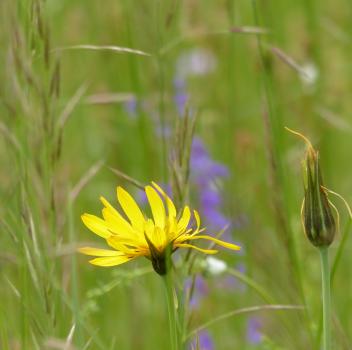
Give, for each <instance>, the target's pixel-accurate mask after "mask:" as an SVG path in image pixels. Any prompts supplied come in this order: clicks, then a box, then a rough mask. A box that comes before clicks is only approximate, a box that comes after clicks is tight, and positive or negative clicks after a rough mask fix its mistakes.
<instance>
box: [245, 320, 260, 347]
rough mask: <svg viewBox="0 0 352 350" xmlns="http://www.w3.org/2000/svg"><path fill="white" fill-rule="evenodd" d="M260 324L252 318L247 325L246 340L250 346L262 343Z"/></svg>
mask: <svg viewBox="0 0 352 350" xmlns="http://www.w3.org/2000/svg"><path fill="white" fill-rule="evenodd" d="M261 328H262V322H261V321H260V320H259V319H258V318H256V317H252V318H250V319H249V320H248V323H247V340H248V342H249V343H251V344H259V343H260V342H261V341H262V338H263V335H262V333H261Z"/></svg>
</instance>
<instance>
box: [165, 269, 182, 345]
mask: <svg viewBox="0 0 352 350" xmlns="http://www.w3.org/2000/svg"><path fill="white" fill-rule="evenodd" d="M162 278H163V282H164V287H165V294H166V302H167V312H168V315H169V328H170V338H171V349H172V350H179V337H178V331H177V312H176V308H175V302H174V293H173V281H172V271H168V273H166V274H165V275H164V276H162Z"/></svg>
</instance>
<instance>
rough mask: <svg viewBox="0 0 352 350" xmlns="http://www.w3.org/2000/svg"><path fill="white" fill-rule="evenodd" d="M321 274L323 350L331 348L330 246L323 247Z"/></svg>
mask: <svg viewBox="0 0 352 350" xmlns="http://www.w3.org/2000/svg"><path fill="white" fill-rule="evenodd" d="M319 252H320V261H321V276H322V301H323V350H330V349H331V327H330V324H331V293H330V268H329V252H328V247H321V248H320V249H319Z"/></svg>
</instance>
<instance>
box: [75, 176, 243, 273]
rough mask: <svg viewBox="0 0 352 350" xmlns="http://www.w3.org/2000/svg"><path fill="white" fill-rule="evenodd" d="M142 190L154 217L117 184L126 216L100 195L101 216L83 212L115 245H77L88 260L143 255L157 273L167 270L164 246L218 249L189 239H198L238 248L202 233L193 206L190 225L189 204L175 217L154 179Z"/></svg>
mask: <svg viewBox="0 0 352 350" xmlns="http://www.w3.org/2000/svg"><path fill="white" fill-rule="evenodd" d="M145 193H146V196H147V198H148V201H149V204H150V208H151V212H152V215H153V219H151V218H146V217H145V215H144V214H143V213H142V211H141V210H140V209H139V207H138V205H137V203H136V202H135V201H134V199H133V198H132V197H131V195H130V194H129V193H128V192H127V191H125V190H124V189H123V188H122V187H117V199H118V201H119V203H120V206H121V208H122V210H123V212H124V214H125V216H126V217H127V219H128V220H126V219H125V218H124V217H123V216H122V215H121V214H120V213H119V212H118V211H117V210H116V209H115V208H114V207H113V206H112V205H111V204H110V203H109V202H108V201H107V200H106V199H105V198H103V197H101V198H100V200H101V201H102V203H103V205H104V208H103V210H102V214H103V219H101V218H99V217H97V216H94V215H91V214H83V215H82V221H83V223H84V224H85V225H86V226H87V227H88V228H89V229H90V230H91V231H93V232H94V233H95V234H97V235H98V236H100V237H102V238H104V239H105V240H106V242H107V244H108V245H109V246H110V247H111V248H113V249H114V250H108V249H97V248H91V247H83V248H80V249H79V251H80V252H81V253H83V254H86V255H90V256H95V257H96V258H94V259H92V260H90V261H89V262H90V263H91V264H93V265H98V266H116V265H120V264H123V263H125V262H127V261H130V260H132V259H135V258H137V257H139V256H144V257H146V258H148V259H150V260H151V261H152V264H153V267H154V270H155V271H156V272H157V273H159V274H160V275H164V274H165V273H166V272H167V271H166V270H167V268H166V263H165V259H166V251H167V249H170V251H171V252H174V251H175V250H176V249H178V248H192V249H196V250H198V251H201V252H203V253H206V254H215V253H217V250H214V249H202V248H199V247H197V246H195V245H192V244H190V243H189V242H191V241H194V240H197V239H204V240H209V241H212V242H214V243H216V244H218V245H220V246H223V247H226V248H229V249H232V250H239V249H240V247H239V246H237V245H235V244H231V243H227V242H223V241H221V240H219V239H216V238H214V237H211V236H207V235H201V234H200V233H201V232H202V231H203V230H204V229H201V228H200V218H199V214H198V212H197V211H196V210H194V211H193V216H194V219H195V224H196V225H195V227H193V228H192V227H191V225H190V221H191V210H190V208H189V207H188V206H185V207H184V209H183V210H182V215H181V216H180V218H178V217H177V211H176V208H175V205H174V203H173V202H172V200H171V199H170V198H169V196H168V195H167V194H166V193H165V192H164V191H163V190H162V189H161V188H160V187H159V186H158V185H157V184H156V183H154V182H153V183H152V186H146V187H145ZM164 203H165V204H166V205H164Z"/></svg>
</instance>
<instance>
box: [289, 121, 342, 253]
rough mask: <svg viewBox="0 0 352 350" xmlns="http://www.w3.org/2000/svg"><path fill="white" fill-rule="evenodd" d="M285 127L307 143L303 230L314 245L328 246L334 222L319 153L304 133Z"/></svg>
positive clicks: (304, 170) (332, 233)
mask: <svg viewBox="0 0 352 350" xmlns="http://www.w3.org/2000/svg"><path fill="white" fill-rule="evenodd" d="M286 129H287V130H288V131H290V132H292V133H293V134H295V135H297V136H299V137H301V138H302V139H303V140H304V141H305V143H306V144H307V151H306V157H305V160H304V162H303V176H304V200H303V204H302V209H301V216H302V224H303V229H304V232H305V234H306V235H307V237H308V239H309V241H310V242H311V243H312V244H313V245H314V246H316V247H328V246H329V245H330V244H331V243H332V242H333V240H334V237H335V233H336V222H335V218H334V215H333V209H334V206H333V205H332V203H331V202H330V201H329V199H328V195H327V189H326V188H325V187H324V184H323V177H322V174H321V170H320V164H319V153H318V152H317V151H316V150H315V149H314V148H313V146H312V144H311V142H310V141H309V140H308V139H307V138H306V137H305V136H304V135H302V134H300V133H298V132H296V131H293V130H290V129H288V128H286Z"/></svg>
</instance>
